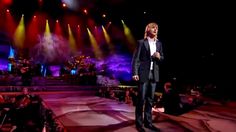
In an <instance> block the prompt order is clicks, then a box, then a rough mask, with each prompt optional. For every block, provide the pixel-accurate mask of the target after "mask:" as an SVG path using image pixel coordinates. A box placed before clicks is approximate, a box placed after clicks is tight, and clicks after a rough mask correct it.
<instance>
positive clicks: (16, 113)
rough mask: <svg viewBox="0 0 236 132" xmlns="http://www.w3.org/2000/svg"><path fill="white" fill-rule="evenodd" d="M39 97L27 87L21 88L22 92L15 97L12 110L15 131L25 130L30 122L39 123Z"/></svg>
mask: <svg viewBox="0 0 236 132" xmlns="http://www.w3.org/2000/svg"><path fill="white" fill-rule="evenodd" d="M41 101H42V100H41V98H40V97H39V96H37V95H34V94H32V93H30V92H29V90H28V88H27V87H23V88H22V92H21V93H20V94H19V95H17V96H16V97H15V102H14V107H13V110H12V113H11V114H12V120H13V124H14V125H15V126H16V130H17V131H19V132H20V131H25V130H27V129H28V127H29V125H30V124H32V123H33V124H40V122H39V120H37V119H39V116H40V114H39V110H40V108H39V107H40V103H41Z"/></svg>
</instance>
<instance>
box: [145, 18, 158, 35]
mask: <svg viewBox="0 0 236 132" xmlns="http://www.w3.org/2000/svg"><path fill="white" fill-rule="evenodd" d="M152 27H155V28H158V24H157V23H155V22H151V23H149V24H148V25H147V26H146V28H145V32H144V39H146V38H147V36H148V32H149V30H150V28H152ZM155 39H157V36H156V38H155Z"/></svg>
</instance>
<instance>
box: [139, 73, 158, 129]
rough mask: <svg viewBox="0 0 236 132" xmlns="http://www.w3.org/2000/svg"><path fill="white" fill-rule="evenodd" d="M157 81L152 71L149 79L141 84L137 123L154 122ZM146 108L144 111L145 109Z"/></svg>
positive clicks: (140, 124)
mask: <svg viewBox="0 0 236 132" xmlns="http://www.w3.org/2000/svg"><path fill="white" fill-rule="evenodd" d="M156 83H157V82H155V81H154V80H153V71H150V74H149V80H148V81H147V82H144V83H140V84H139V88H138V98H137V103H136V108H135V124H136V126H142V124H143V123H144V124H152V105H153V101H154V94H155V90H156ZM143 110H144V111H143Z"/></svg>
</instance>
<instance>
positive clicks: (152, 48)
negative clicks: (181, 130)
mask: <svg viewBox="0 0 236 132" xmlns="http://www.w3.org/2000/svg"><path fill="white" fill-rule="evenodd" d="M157 33H158V25H157V24H156V23H149V24H148V25H147V26H146V29H145V34H144V39H141V40H139V41H138V45H137V47H136V50H135V52H134V54H133V59H132V78H133V80H135V81H138V82H139V89H138V100H137V104H136V109H135V124H136V128H137V130H138V131H141V132H144V131H145V129H143V123H144V126H145V127H146V128H149V129H151V130H154V131H159V129H158V128H156V127H155V126H154V125H152V104H153V99H154V93H155V89H156V85H157V82H158V81H159V64H160V62H161V61H162V60H163V59H164V56H163V50H162V43H161V42H160V41H159V40H158V39H157ZM144 105H145V108H144V118H143V106H144Z"/></svg>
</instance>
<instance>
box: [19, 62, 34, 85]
mask: <svg viewBox="0 0 236 132" xmlns="http://www.w3.org/2000/svg"><path fill="white" fill-rule="evenodd" d="M20 73H21V79H22V85H23V86H30V85H31V81H32V75H31V66H30V62H29V60H27V59H24V60H23V63H22V67H21V69H20Z"/></svg>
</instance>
